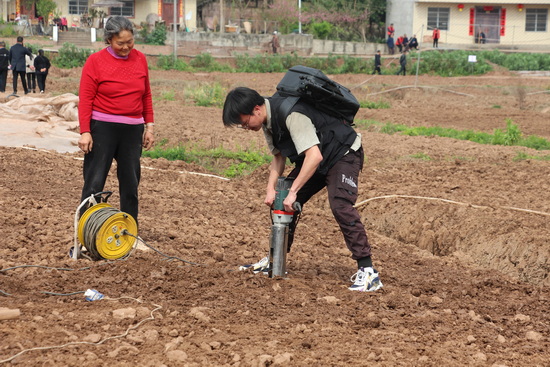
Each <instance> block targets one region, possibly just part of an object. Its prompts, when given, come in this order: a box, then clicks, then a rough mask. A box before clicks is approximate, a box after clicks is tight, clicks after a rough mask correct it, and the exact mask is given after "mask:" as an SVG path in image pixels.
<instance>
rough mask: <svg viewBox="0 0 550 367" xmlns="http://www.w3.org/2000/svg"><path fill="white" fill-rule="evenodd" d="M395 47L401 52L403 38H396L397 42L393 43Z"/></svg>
mask: <svg viewBox="0 0 550 367" xmlns="http://www.w3.org/2000/svg"><path fill="white" fill-rule="evenodd" d="M395 45H396V46H397V48H398V49H399V52H403V36H399V37H397V40H396V41H395Z"/></svg>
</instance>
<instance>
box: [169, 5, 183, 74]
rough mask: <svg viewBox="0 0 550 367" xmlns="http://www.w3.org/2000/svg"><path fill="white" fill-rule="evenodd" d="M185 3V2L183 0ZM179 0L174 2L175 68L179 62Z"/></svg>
mask: <svg viewBox="0 0 550 367" xmlns="http://www.w3.org/2000/svg"><path fill="white" fill-rule="evenodd" d="M181 1H183V0H181ZM177 19H178V0H174V28H173V29H172V31H173V32H174V66H176V61H178V24H177Z"/></svg>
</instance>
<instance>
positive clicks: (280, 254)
mask: <svg viewBox="0 0 550 367" xmlns="http://www.w3.org/2000/svg"><path fill="white" fill-rule="evenodd" d="M293 182H294V178H291V177H289V178H286V177H279V178H278V179H277V186H276V187H275V191H276V194H275V201H274V202H273V206H272V208H271V221H272V225H271V238H270V241H269V269H270V271H269V277H270V278H273V277H276V276H277V277H284V276H285V275H286V253H287V250H288V230H289V225H290V223H291V222H292V217H293V216H294V212H287V211H285V207H284V205H283V201H284V200H285V198H286V197H287V196H288V191H289V190H290V187H291V186H292V183H293ZM293 208H294V210H296V211H298V212H300V211H301V205H300V203H298V202H295V203H294V204H293Z"/></svg>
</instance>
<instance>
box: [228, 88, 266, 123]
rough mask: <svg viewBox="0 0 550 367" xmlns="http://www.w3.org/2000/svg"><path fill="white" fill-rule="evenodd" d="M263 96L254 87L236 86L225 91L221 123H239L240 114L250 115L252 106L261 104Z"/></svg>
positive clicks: (263, 101)
mask: <svg viewBox="0 0 550 367" xmlns="http://www.w3.org/2000/svg"><path fill="white" fill-rule="evenodd" d="M264 103H265V99H264V97H262V96H260V94H259V93H258V92H256V91H255V90H254V89H250V88H247V87H238V88H235V89H233V90H232V91H230V92H229V93H227V97H225V103H224V105H223V114H222V119H223V124H224V125H225V126H231V125H240V124H242V122H241V115H252V112H253V111H254V107H256V106H262V105H263V104H264Z"/></svg>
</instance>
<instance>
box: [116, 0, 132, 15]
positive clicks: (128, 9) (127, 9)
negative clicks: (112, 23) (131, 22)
mask: <svg viewBox="0 0 550 367" xmlns="http://www.w3.org/2000/svg"><path fill="white" fill-rule="evenodd" d="M122 2H123V3H124V5H123V6H122V7H120V8H111V15H123V16H125V17H133V16H134V0H130V1H124V0H123V1H122Z"/></svg>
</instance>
